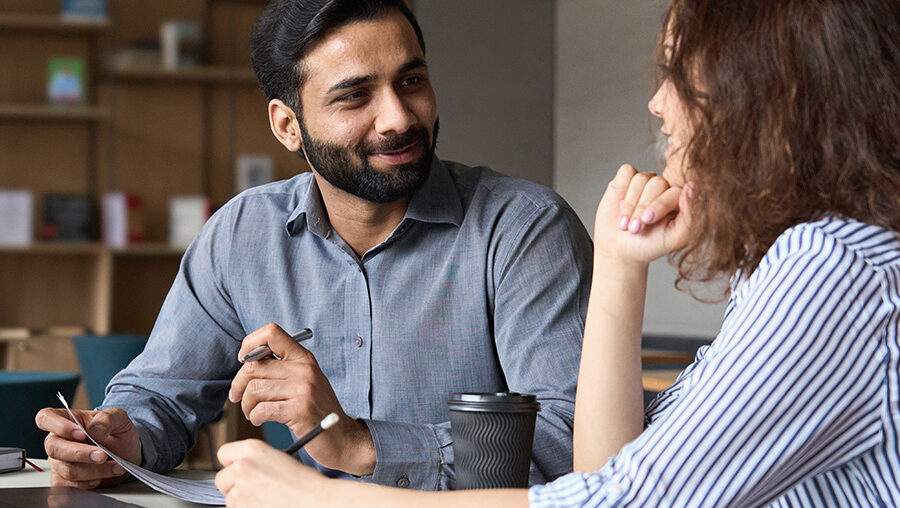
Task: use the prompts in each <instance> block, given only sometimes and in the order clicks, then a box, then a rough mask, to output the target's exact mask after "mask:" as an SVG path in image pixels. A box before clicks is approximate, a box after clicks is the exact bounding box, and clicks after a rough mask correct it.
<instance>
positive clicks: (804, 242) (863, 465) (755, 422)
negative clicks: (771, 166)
mask: <svg viewBox="0 0 900 508" xmlns="http://www.w3.org/2000/svg"><path fill="white" fill-rule="evenodd" d="M735 281H736V282H735V283H734V286H733V288H732V289H733V291H732V296H731V299H730V300H729V302H728V307H727V309H726V312H725V319H724V322H723V324H722V329H721V332H720V333H719V336H718V337H717V338H716V340H715V341H713V343H712V344H711V345H710V346H708V347H706V348H703V349H701V351H700V352H698V354H697V357H696V359H695V361H694V363H693V364H692V365H690V366H689V367H688V368H687V369H685V371H684V372H682V373H681V375H680V376H679V378H678V380H677V381H676V383H675V384H674V385H673V386H672V387H670V388H668V389H667V390H665V391H663V392H662V393H660V395H659V397H658V398H657V399H656V400H655V401H654V403H653V404H651V406H650V407H649V408H648V412H647V422H648V426H647V428H646V430H645V431H644V432H643V433H642V434H641V435H640V436H639V437H638V438H637V439H635V440H634V441H632V442H631V443H628V444H627V445H625V446H624V447H623V448H622V450H621V451H620V452H619V454H618V455H616V456H614V457H612V458H610V460H609V462H607V464H606V465H605V466H604V467H603V468H602V469H601V470H599V471H597V472H595V473H592V474H583V473H572V474H569V475H566V476H564V477H562V478H560V479H558V480H557V481H555V482H553V483H550V484H548V485H545V486H538V487H533V488H532V490H531V491H530V492H529V499H530V501H531V505H532V506H535V507H549V506H567V507H572V506H579V507H580V506H596V507H600V506H620V507H621V506H692V507H693V506H715V507H720V506H777V507H788V506H803V507H807V506H816V507H818V506H829V507H831V506H839V507H854V506H879V507H886V506H900V484H898V482H900V446H898V442H900V441H898V434H900V380H898V375H900V338H898V328H900V239H898V235H897V234H896V233H894V232H891V231H888V230H885V229H883V228H880V227H876V226H872V225H868V224H864V223H860V222H856V221H852V220H846V219H839V218H828V219H825V220H822V221H819V222H815V223H806V224H801V225H798V226H796V227H793V228H791V229H789V230H787V231H785V232H784V233H783V234H782V235H781V236H780V237H779V238H778V240H777V241H776V242H775V244H774V245H773V246H772V247H771V249H770V250H769V252H768V253H767V254H766V256H765V258H764V259H763V260H762V262H761V263H760V265H759V268H758V269H757V270H756V271H754V272H753V274H752V275H751V276H750V277H749V278H747V279H745V280H740V279H739V278H735Z"/></svg>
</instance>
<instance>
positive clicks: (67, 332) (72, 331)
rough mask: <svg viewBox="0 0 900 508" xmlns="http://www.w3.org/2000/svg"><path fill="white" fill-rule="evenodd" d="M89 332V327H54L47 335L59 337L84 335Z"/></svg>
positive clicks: (49, 329)
mask: <svg viewBox="0 0 900 508" xmlns="http://www.w3.org/2000/svg"><path fill="white" fill-rule="evenodd" d="M89 331H90V330H88V329H87V327H85V326H81V325H54V326H51V327H50V328H47V330H46V332H47V335H54V336H57V337H71V336H74V335H84V334H86V333H88V332H89Z"/></svg>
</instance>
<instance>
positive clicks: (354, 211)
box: [37, 0, 591, 489]
mask: <svg viewBox="0 0 900 508" xmlns="http://www.w3.org/2000/svg"><path fill="white" fill-rule="evenodd" d="M251 53H252V57H253V65H254V68H255V70H256V72H257V75H258V77H259V79H260V82H261V84H262V88H263V90H264V91H265V93H266V94H267V96H268V98H269V99H270V102H269V108H268V111H269V119H270V123H271V127H272V131H273V133H274V134H275V136H276V137H277V138H278V140H279V141H280V142H281V143H282V144H283V145H284V146H285V147H286V148H287V149H288V150H291V151H297V152H299V153H300V154H301V155H302V156H304V157H305V158H306V160H307V161H308V162H309V164H310V166H311V167H312V168H313V172H312V173H304V174H300V175H298V176H296V177H294V178H292V179H291V180H288V181H284V182H276V183H273V184H270V185H266V186H262V187H259V188H256V189H252V190H250V191H247V192H245V193H243V194H241V195H240V196H238V197H236V198H235V199H233V200H231V201H230V202H229V203H228V204H226V205H225V206H224V207H223V208H222V209H221V210H219V211H218V212H217V213H216V214H215V215H214V216H213V217H212V218H211V219H210V221H209V222H208V224H207V225H206V226H205V228H204V229H203V231H202V232H201V233H200V235H199V236H198V237H197V238H196V240H195V241H194V243H193V244H192V245H191V247H190V248H189V249H188V250H187V252H186V253H185V256H184V260H183V262H182V265H181V269H180V270H179V273H178V276H177V278H176V280H175V283H174V285H173V287H172V289H171V291H170V293H169V295H168V297H167V298H166V301H165V303H164V304H163V307H162V310H161V311H160V316H159V319H158V320H157V323H156V325H155V327H154V329H153V332H152V334H151V337H150V341H149V342H148V345H147V348H146V350H145V351H144V353H143V354H142V355H141V356H139V357H138V358H137V359H136V360H135V361H134V362H133V363H132V364H131V365H130V366H129V367H128V368H127V369H126V370H124V371H123V372H122V373H120V374H119V375H118V376H117V377H116V378H114V379H113V381H112V382H111V383H110V386H109V388H108V393H107V397H106V400H105V401H104V404H103V406H101V408H100V409H102V411H100V412H84V413H82V415H81V416H80V417H81V418H83V419H84V421H85V422H86V423H87V424H88V427H87V428H88V430H89V431H90V432H91V433H92V435H94V434H97V436H98V437H99V438H100V439H99V440H100V441H101V442H105V443H106V445H107V446H109V447H110V448H111V449H112V450H113V451H115V452H117V453H121V454H122V455H123V456H125V457H126V458H128V459H130V460H132V461H133V462H138V463H143V464H144V465H145V467H148V468H151V469H154V470H158V471H166V470H168V469H170V468H172V467H174V466H175V465H177V464H178V463H179V462H180V461H181V460H182V458H183V455H184V453H185V451H186V450H187V449H188V448H189V447H190V446H191V445H192V443H193V440H194V434H195V432H196V429H197V427H198V426H200V425H201V424H203V423H205V422H208V421H209V420H211V419H212V418H214V417H215V415H216V414H217V413H218V412H219V410H220V409H221V407H222V404H223V402H224V399H225V397H226V394H227V396H228V397H229V398H230V399H231V400H232V401H233V402H240V404H241V408H242V410H243V412H244V414H245V415H246V416H247V418H248V419H249V420H250V421H251V422H252V423H254V424H255V425H259V424H261V423H262V422H264V421H277V422H282V423H284V424H286V425H288V427H289V428H290V429H291V431H292V432H293V434H294V435H301V434H302V433H305V432H306V431H308V430H309V429H311V428H312V427H313V426H315V425H316V423H318V421H319V420H320V419H321V418H322V417H324V416H325V415H327V414H328V413H330V412H336V413H337V414H338V415H339V416H340V420H339V422H340V423H339V424H338V425H337V426H336V428H333V429H330V430H329V431H328V432H326V433H324V434H322V435H321V436H320V437H319V438H317V439H316V440H314V441H313V442H312V443H310V444H309V445H308V446H307V447H306V452H307V453H308V456H309V457H304V459H305V460H307V461H310V460H314V461H315V462H316V463H318V465H319V466H320V467H323V468H329V469H332V470H335V471H337V472H341V473H345V474H350V475H353V476H356V477H360V478H362V479H363V480H366V481H372V482H377V483H381V484H386V485H396V486H401V487H407V486H409V487H413V488H418V489H444V488H449V487H451V486H452V485H453V478H454V477H453V470H452V467H451V465H452V448H451V444H452V441H451V438H450V433H449V423H448V422H447V420H448V412H447V408H446V401H447V398H448V396H449V395H450V394H451V393H453V392H461V391H462V392H464V391H479V392H489V391H503V390H511V391H519V392H529V393H534V394H536V395H537V396H538V398H539V400H540V402H541V405H542V407H541V412H540V413H539V415H538V420H537V426H536V431H535V438H534V454H533V456H534V466H535V467H534V468H533V474H532V481H534V482H539V481H545V480H550V479H553V478H555V477H557V476H559V475H561V474H563V473H565V472H568V471H570V470H571V456H572V453H571V443H572V436H571V427H572V419H573V408H574V395H575V393H574V392H575V380H576V376H577V366H578V359H579V351H580V341H581V335H582V331H583V323H584V315H585V312H586V305H587V295H588V281H589V277H590V273H589V272H590V261H591V245H590V239H589V238H588V236H587V234H586V232H585V230H584V227H583V226H582V225H581V223H580V222H579V221H578V219H577V217H576V216H575V214H574V213H573V212H572V210H571V209H570V208H569V207H568V206H567V205H566V204H565V203H564V202H563V201H562V199H561V198H559V197H558V196H557V195H555V194H554V193H552V192H551V191H549V190H547V189H545V188H543V187H540V186H538V185H535V184H530V183H527V182H524V181H520V180H516V179H512V178H508V177H503V176H501V175H498V174H497V173H494V172H492V171H491V170H489V169H486V168H469V167H465V166H462V165H460V164H455V163H450V162H443V161H441V160H438V159H437V158H435V157H434V148H435V141H436V138H437V126H438V121H437V108H436V102H435V97H434V92H433V90H432V87H431V84H430V82H429V78H428V68H427V65H426V62H425V44H424V42H423V39H422V35H421V31H420V30H419V27H418V24H417V23H416V21H415V18H414V17H413V15H412V13H411V12H410V11H409V10H408V9H407V8H406V6H405V5H404V3H403V2H402V1H400V0H337V1H330V2H326V1H321V0H316V1H313V0H298V1H273V2H271V3H270V5H269V6H268V8H267V9H266V11H265V12H264V13H263V15H262V16H261V17H260V19H259V21H258V22H257V24H256V26H255V27H254V32H253V35H252V37H251ZM270 323H277V325H276V324H270ZM305 327H309V328H312V329H313V331H314V336H313V338H311V339H309V340H306V341H304V342H303V343H302V345H298V344H297V343H295V342H294V341H292V340H291V338H290V336H289V335H288V334H289V333H293V332H296V331H299V330H301V329H302V328H305ZM254 330H255V331H254ZM251 331H252V333H249V335H248V332H251ZM264 344H266V345H268V346H269V347H270V348H271V349H272V351H273V352H274V353H275V354H276V355H277V356H278V357H279V358H280V360H276V359H271V358H270V359H266V360H262V361H258V362H246V363H244V364H241V363H240V362H239V361H238V359H239V358H243V356H244V355H246V354H247V353H248V352H249V351H251V350H252V349H253V348H255V347H258V346H260V345H264ZM132 422H133V423H132ZM37 423H38V425H39V426H41V428H43V429H45V430H47V431H49V432H50V433H51V434H50V436H49V437H48V439H47V442H46V448H47V452H48V455H49V457H50V462H51V466H52V468H53V483H54V484H63V485H75V486H79V487H87V488H92V487H95V486H97V485H99V484H101V483H103V484H106V483H109V482H114V481H116V479H118V478H120V477H121V475H122V474H123V473H122V472H121V471H120V470H119V469H117V466H115V465H114V464H112V463H110V462H109V461H107V460H106V457H105V456H104V455H103V453H102V452H99V451H97V449H96V448H94V447H91V446H88V445H86V444H84V443H83V439H84V436H83V433H81V432H80V431H76V430H75V427H74V424H72V423H71V422H68V421H67V420H66V419H65V415H64V414H63V413H61V412H60V411H59V410H50V409H45V410H43V411H42V412H41V413H39V414H38V416H37Z"/></svg>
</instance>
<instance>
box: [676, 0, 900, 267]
mask: <svg viewBox="0 0 900 508" xmlns="http://www.w3.org/2000/svg"><path fill="white" fill-rule="evenodd" d="M660 40H661V41H670V42H666V45H669V44H671V47H670V48H667V50H666V51H665V52H666V53H669V55H668V58H666V56H665V55H664V54H663V53H664V51H663V49H662V44H660V49H659V50H658V55H659V59H660V66H661V72H660V79H661V80H665V79H668V80H671V83H672V85H674V87H675V90H676V93H677V94H678V96H679V98H680V99H681V101H682V103H683V106H684V109H685V111H686V112H687V115H688V118H689V121H690V122H691V127H692V128H693V135H692V138H691V140H690V142H689V143H688V144H687V146H686V147H685V150H686V152H685V165H686V178H687V180H688V181H692V182H694V185H695V186H696V190H697V192H696V194H695V195H696V198H695V199H694V208H695V209H696V211H697V213H695V214H694V228H695V233H696V234H695V235H694V238H695V240H694V241H693V243H692V244H691V245H689V246H688V247H687V248H686V249H684V250H682V251H681V252H679V253H677V254H676V255H675V256H674V257H673V262H674V264H675V265H676V267H677V268H678V272H679V284H680V283H683V282H684V281H686V280H687V281H691V280H693V281H709V280H712V279H714V278H716V277H718V276H721V275H722V274H725V275H733V274H735V273H740V274H743V275H745V276H746V275H749V274H750V273H752V272H753V270H755V269H756V267H757V266H758V265H759V262H760V260H761V259H762V258H763V256H764V255H765V253H766V251H768V249H769V247H771V245H772V244H773V243H774V241H775V239H776V238H777V237H778V236H779V235H780V234H781V233H782V232H783V231H784V230H785V229H787V228H789V227H791V226H794V225H796V224H798V223H801V222H805V221H812V220H817V219H820V218H823V217H825V216H828V215H840V216H845V217H850V218H854V219H858V220H860V221H865V222H868V223H871V224H876V225H879V226H883V227H885V228H888V229H891V230H893V231H900V1H898V0H742V1H735V0H673V2H672V5H671V7H670V9H669V12H668V14H667V16H666V20H665V23H664V25H663V34H662V37H661V39H660Z"/></svg>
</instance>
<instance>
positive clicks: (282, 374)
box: [228, 324, 375, 476]
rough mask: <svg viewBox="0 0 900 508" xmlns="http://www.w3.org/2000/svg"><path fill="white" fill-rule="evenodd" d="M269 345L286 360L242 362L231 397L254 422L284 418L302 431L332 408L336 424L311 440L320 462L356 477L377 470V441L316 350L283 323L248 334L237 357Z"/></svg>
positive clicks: (311, 448) (310, 449) (311, 452)
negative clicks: (338, 392) (338, 391)
mask: <svg viewBox="0 0 900 508" xmlns="http://www.w3.org/2000/svg"><path fill="white" fill-rule="evenodd" d="M263 344H268V346H269V349H271V350H272V352H273V353H275V354H276V355H278V357H279V358H281V360H275V359H273V358H266V359H263V360H259V361H255V362H247V363H245V364H244V366H243V367H241V370H240V371H238V373H237V375H236V376H235V377H234V381H232V383H231V391H230V392H229V394H228V398H229V399H230V400H231V401H232V402H234V403H237V402H240V403H241V409H242V410H243V412H244V416H246V417H247V419H248V420H250V422H251V423H253V425H257V426H259V425H262V423H263V422H269V421H272V422H281V423H283V424H285V425H287V426H288V427H289V428H290V429H291V432H293V433H294V435H295V436H298V437H299V436H302V435H303V434H305V433H306V432H308V431H309V430H311V429H312V428H313V427H315V426H316V425H318V424H319V422H320V421H321V420H322V419H323V418H325V417H326V416H328V414H329V413H337V415H338V417H339V418H340V419H339V420H338V423H337V425H335V426H334V427H332V428H331V429H329V430H328V431H327V432H324V433H322V435H320V436H319V437H318V438H316V439H315V440H313V441H312V442H311V443H309V444H308V445H306V451H307V452H308V453H309V455H310V456H311V457H312V458H314V459H315V460H316V461H317V462H318V463H319V464H322V465H323V466H325V467H328V468H331V469H337V470H340V471H344V472H347V473H350V474H354V475H357V476H365V475H369V474H372V472H374V471H375V444H374V442H373V441H372V435H371V433H370V432H369V429H368V427H367V426H366V425H365V424H364V423H362V422H359V421H356V420H354V419H352V418H350V417H348V416H347V415H346V413H344V410H343V409H342V408H341V404H340V402H338V399H337V396H335V394H334V390H333V389H332V388H331V384H330V383H329V382H328V379H327V378H326V377H325V375H324V374H323V373H322V370H321V369H319V364H318V362H316V358H315V357H314V356H313V354H312V353H310V352H309V351H307V350H306V348H304V347H303V346H300V345H299V344H297V343H296V342H294V341H293V340H292V339H291V337H290V335H288V334H287V333H285V331H284V330H282V329H281V328H280V327H279V326H278V325H275V324H268V325H266V326H264V327H262V328H260V329H259V330H256V331H255V332H253V333H251V334H250V335H248V336H247V337H245V338H244V341H243V344H242V345H241V350H240V351H239V352H238V359H240V358H243V357H244V356H245V355H246V354H247V353H249V352H250V351H251V350H253V348H255V347H258V346H261V345H263Z"/></svg>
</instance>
